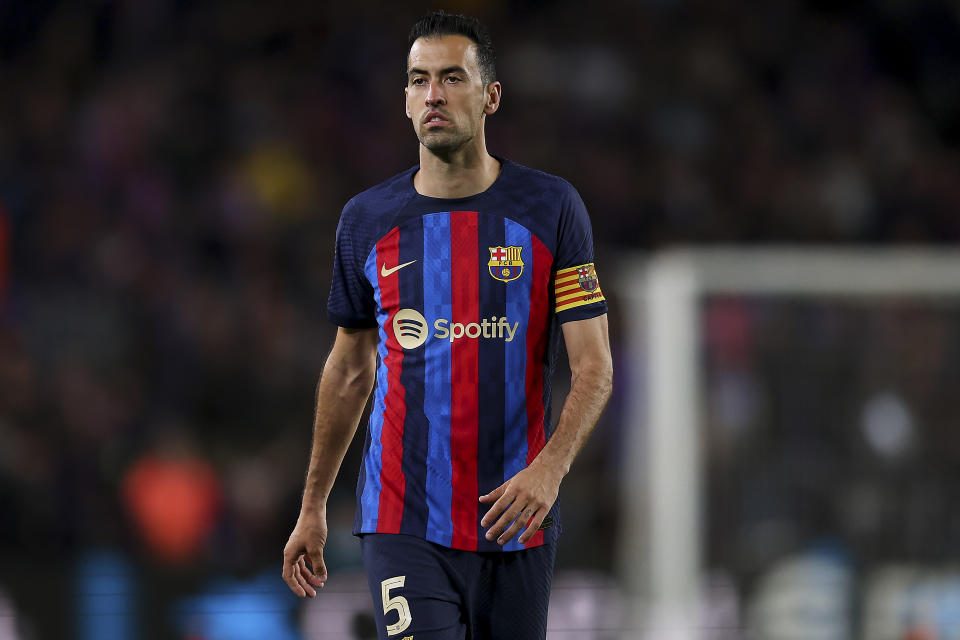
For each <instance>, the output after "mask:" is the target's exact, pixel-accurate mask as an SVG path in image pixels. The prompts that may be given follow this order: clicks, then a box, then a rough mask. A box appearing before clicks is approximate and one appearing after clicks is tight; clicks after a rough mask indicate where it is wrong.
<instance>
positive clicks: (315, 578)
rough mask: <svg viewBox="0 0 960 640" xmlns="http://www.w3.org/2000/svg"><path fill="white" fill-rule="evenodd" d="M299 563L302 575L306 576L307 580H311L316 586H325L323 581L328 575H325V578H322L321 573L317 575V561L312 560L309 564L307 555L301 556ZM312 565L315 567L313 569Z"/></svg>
mask: <svg viewBox="0 0 960 640" xmlns="http://www.w3.org/2000/svg"><path fill="white" fill-rule="evenodd" d="M299 564H300V575H302V576H303V577H304V578H306V579H307V582H309V583H310V584H312V585H313V586H315V587H322V586H323V581H324V580H325V579H326V576H323V578H321V577H320V576H319V575H317V572H316V563H314V562H312V561H311V562H310V564H309V565H308V564H307V556H301V557H300V563H299ZM311 566H312V567H314V570H313V571H311V570H310V567H311Z"/></svg>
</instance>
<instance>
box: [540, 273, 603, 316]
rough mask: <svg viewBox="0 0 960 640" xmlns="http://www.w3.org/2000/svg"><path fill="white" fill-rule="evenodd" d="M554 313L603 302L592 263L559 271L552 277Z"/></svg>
mask: <svg viewBox="0 0 960 640" xmlns="http://www.w3.org/2000/svg"><path fill="white" fill-rule="evenodd" d="M553 292H554V297H555V298H556V309H555V310H556V312H557V313H560V312H561V311H566V310H567V309H573V308H575V307H580V306H583V305H585V304H593V303H594V302H600V301H601V300H604V299H605V298H604V297H603V291H602V290H601V289H600V281H599V280H597V271H596V269H594V267H593V263H592V262H590V263H588V264H581V265H577V266H576V267H568V268H566V269H560V270H559V271H557V273H556V274H555V275H554V277H553Z"/></svg>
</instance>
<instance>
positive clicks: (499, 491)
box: [480, 482, 507, 503]
mask: <svg viewBox="0 0 960 640" xmlns="http://www.w3.org/2000/svg"><path fill="white" fill-rule="evenodd" d="M506 490H507V483H506V482H504V483H503V484H502V485H500V486H499V487H497V488H496V489H494V490H493V491H491V492H490V493H486V494H484V495H482V496H480V502H483V503H488V502H494V501H495V500H497V499H499V498H500V496H502V495H503V492H504V491H506Z"/></svg>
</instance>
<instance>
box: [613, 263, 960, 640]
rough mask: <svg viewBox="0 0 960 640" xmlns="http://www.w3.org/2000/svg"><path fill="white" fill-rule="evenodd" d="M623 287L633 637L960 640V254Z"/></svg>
mask: <svg viewBox="0 0 960 640" xmlns="http://www.w3.org/2000/svg"><path fill="white" fill-rule="evenodd" d="M621 273H624V274H626V275H625V277H624V278H623V280H622V281H621V282H620V283H619V284H620V287H619V290H620V293H621V295H622V296H625V298H626V300H625V303H626V304H625V305H624V307H625V313H624V317H625V318H629V321H628V322H627V323H626V325H627V327H628V329H629V333H630V340H629V344H630V349H631V351H632V352H631V357H630V362H632V363H633V368H634V371H632V374H631V376H630V377H631V380H632V384H633V386H634V388H633V389H631V392H630V403H631V404H630V407H629V410H628V416H627V421H628V422H627V423H628V424H629V425H630V426H631V428H630V429H629V430H628V433H629V436H628V442H627V443H626V451H627V454H626V459H627V463H626V465H625V474H626V477H625V479H624V491H623V514H622V516H623V518H622V525H621V531H620V536H619V540H620V549H619V557H620V560H621V562H620V563H619V564H620V568H621V571H622V578H623V584H624V588H625V592H626V593H625V595H626V598H627V602H628V603H630V604H629V606H627V607H625V610H626V612H627V613H626V620H625V621H624V627H625V630H624V633H623V635H622V637H623V638H630V639H637V638H657V639H667V640H694V639H696V640H701V639H715V640H726V639H731V640H732V639H741V638H758V639H764V640H781V639H782V640H790V639H794V638H796V639H797V640H800V639H802V640H850V639H852V638H862V639H864V640H926V639H928V638H929V639H932V638H960V565H958V563H957V562H956V560H957V557H958V556H957V553H956V549H957V548H958V545H960V509H958V508H957V506H958V505H960V254H958V253H956V252H950V251H932V250H923V249H918V250H862V251H844V250H773V249H762V250H757V249H747V250H741V249H737V250H733V249H729V250H726V249H724V250H706V251H676V252H670V253H665V254H661V255H659V256H655V257H654V258H652V259H650V260H647V261H639V262H637V263H635V264H634V265H633V266H632V267H631V268H629V269H621Z"/></svg>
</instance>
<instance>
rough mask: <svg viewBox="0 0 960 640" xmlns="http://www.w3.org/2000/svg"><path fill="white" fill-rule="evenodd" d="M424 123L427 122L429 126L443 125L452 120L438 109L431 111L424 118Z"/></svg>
mask: <svg viewBox="0 0 960 640" xmlns="http://www.w3.org/2000/svg"><path fill="white" fill-rule="evenodd" d="M423 124H425V125H426V126H428V127H433V126H441V125H445V124H450V121H449V120H447V119H446V118H444V117H443V116H442V115H441V114H440V113H438V112H436V111H431V112H430V113H428V114H427V116H426V117H425V118H424V119H423Z"/></svg>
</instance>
